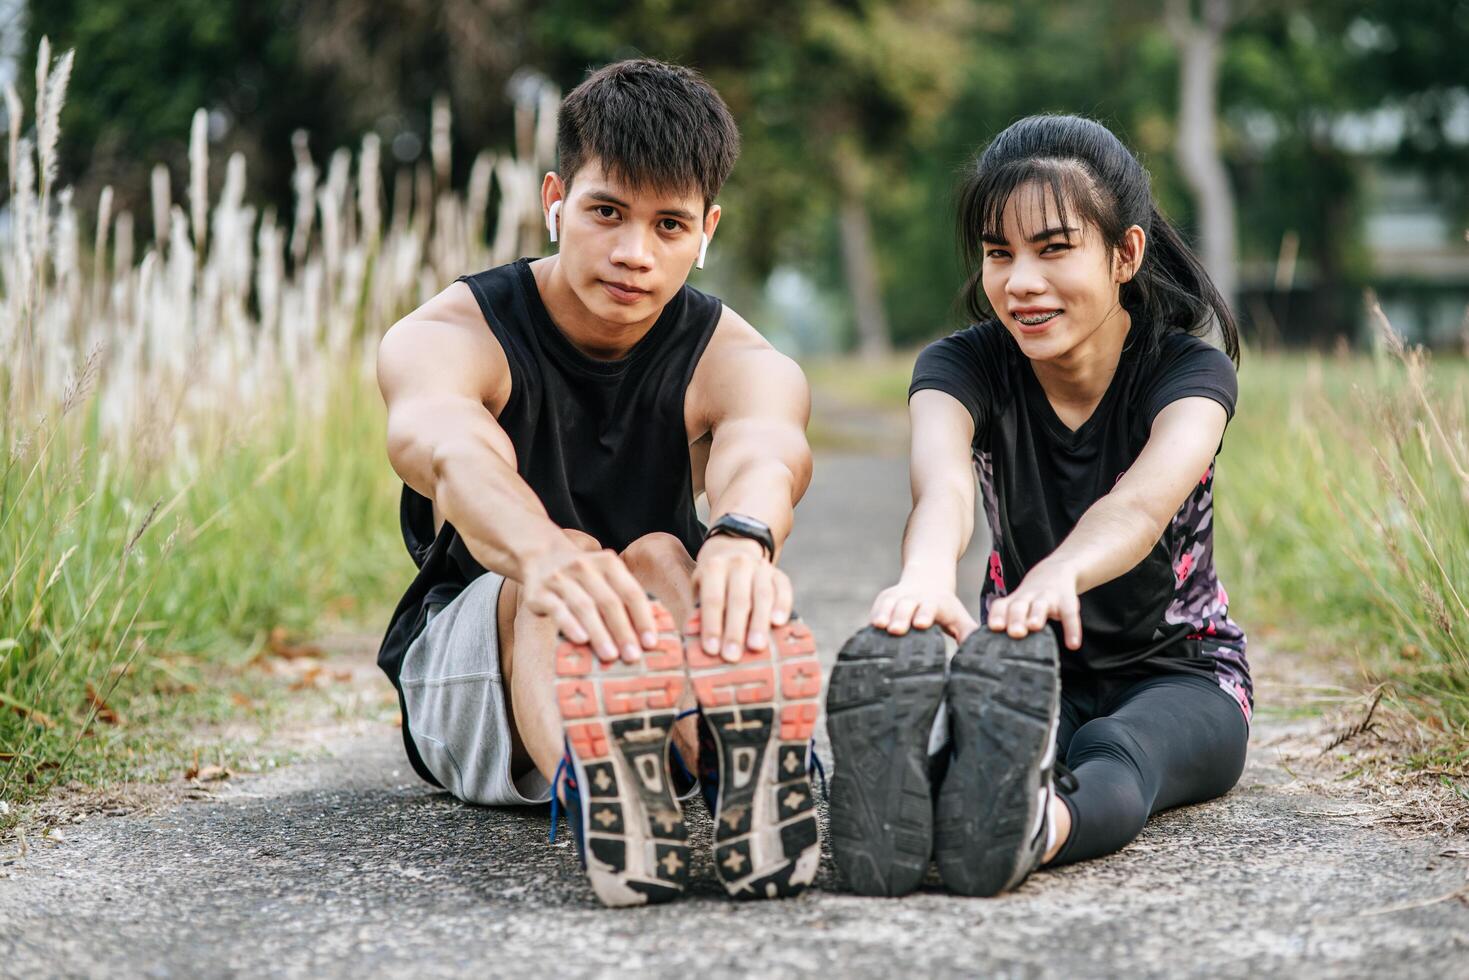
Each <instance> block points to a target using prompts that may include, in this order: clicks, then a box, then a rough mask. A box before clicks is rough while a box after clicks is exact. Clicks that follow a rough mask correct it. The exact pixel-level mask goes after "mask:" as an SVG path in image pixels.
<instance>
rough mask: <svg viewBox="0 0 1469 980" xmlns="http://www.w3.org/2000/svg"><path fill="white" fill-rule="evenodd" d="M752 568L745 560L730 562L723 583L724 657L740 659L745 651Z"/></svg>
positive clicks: (751, 587)
mask: <svg viewBox="0 0 1469 980" xmlns="http://www.w3.org/2000/svg"><path fill="white" fill-rule="evenodd" d="M753 571H754V569H752V568H751V567H750V565H749V564H748V563H746V562H739V563H737V564H735V563H732V565H731V568H730V570H729V577H728V578H727V579H725V583H724V650H723V653H724V659H725V660H728V661H730V662H733V661H736V660H738V659H740V655H741V654H743V653H744V652H745V633H746V632H748V630H749V625H750V601H751V592H752V589H753V585H754V583H753V582H751V581H750V579H751V577H752V572H753Z"/></svg>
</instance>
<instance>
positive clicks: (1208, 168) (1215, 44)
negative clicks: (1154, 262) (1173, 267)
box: [1167, 0, 1239, 308]
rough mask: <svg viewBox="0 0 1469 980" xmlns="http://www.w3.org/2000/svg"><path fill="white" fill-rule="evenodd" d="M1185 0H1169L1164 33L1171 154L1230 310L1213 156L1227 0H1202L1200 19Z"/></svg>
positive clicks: (1217, 160)
mask: <svg viewBox="0 0 1469 980" xmlns="http://www.w3.org/2000/svg"><path fill="white" fill-rule="evenodd" d="M1189 6H1190V5H1189V0H1169V3H1168V7H1167V20H1168V29H1169V32H1170V33H1171V34H1172V35H1173V39H1174V42H1175V43H1176V45H1177V47H1178V59H1179V79H1178V83H1179V84H1178V140H1177V142H1176V143H1175V145H1174V152H1175V155H1176V157H1177V160H1178V166H1179V169H1180V170H1181V171H1182V173H1183V177H1184V180H1185V181H1186V182H1187V183H1188V186H1189V189H1190V190H1191V191H1192V192H1193V195H1194V201H1195V204H1196V205H1197V207H1198V211H1199V244H1200V246H1201V247H1200V252H1201V253H1202V254H1201V257H1202V259H1203V262H1204V268H1205V269H1207V270H1208V272H1209V277H1210V278H1211V279H1213V280H1214V286H1215V287H1216V288H1217V289H1218V290H1219V293H1220V295H1221V296H1223V297H1224V301H1225V302H1226V303H1228V304H1229V305H1230V307H1231V308H1232V307H1233V306H1234V304H1235V302H1236V299H1237V297H1238V288H1239V273H1238V266H1237V264H1236V259H1237V256H1236V250H1237V246H1236V230H1235V221H1236V217H1235V205H1234V191H1233V190H1232V189H1231V188H1230V185H1229V173H1228V171H1226V170H1225V168H1224V161H1223V159H1222V158H1221V157H1220V154H1219V139H1218V132H1219V54H1220V49H1221V47H1222V44H1223V38H1224V32H1225V29H1226V28H1227V27H1228V26H1229V18H1230V10H1229V7H1230V2H1229V0H1203V4H1202V6H1203V10H1202V19H1199V18H1195V17H1194V15H1193V14H1192V12H1191V11H1190V9H1189Z"/></svg>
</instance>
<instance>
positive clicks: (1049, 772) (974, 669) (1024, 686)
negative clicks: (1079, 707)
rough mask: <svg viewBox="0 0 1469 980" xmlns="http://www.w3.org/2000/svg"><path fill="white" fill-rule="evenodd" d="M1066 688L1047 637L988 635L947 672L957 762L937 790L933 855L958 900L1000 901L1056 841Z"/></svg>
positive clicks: (980, 635) (966, 647)
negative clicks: (992, 897)
mask: <svg viewBox="0 0 1469 980" xmlns="http://www.w3.org/2000/svg"><path fill="white" fill-rule="evenodd" d="M1060 690H1061V681H1060V675H1059V673H1058V666H1057V653H1056V638H1055V635H1054V634H1053V633H1052V632H1051V631H1050V630H1049V629H1045V630H1041V631H1040V632H1039V633H1031V634H1030V635H1029V636H1027V637H1025V638H1024V639H1021V640H1016V639H1014V638H1012V637H1010V636H1008V635H1007V634H1005V633H996V632H994V631H992V630H990V629H987V628H985V627H981V628H980V629H977V630H975V631H974V632H973V633H972V634H970V635H969V637H968V638H967V639H966V640H965V641H964V642H963V643H962V644H960V646H959V651H958V653H956V654H955V655H954V659H953V661H952V662H951V663H950V665H949V684H948V704H949V718H950V725H951V730H952V732H953V757H952V759H951V760H950V763H949V769H948V772H947V774H946V775H945V777H944V783H943V788H942V789H941V790H940V792H939V798H938V807H937V816H936V824H937V826H936V829H935V833H934V857H935V858H936V859H937V861H938V866H939V874H940V875H941V876H942V877H943V880H944V884H945V885H946V886H948V888H949V890H950V891H952V892H957V893H958V894H961V895H997V894H999V893H1000V892H1003V891H1007V890H1009V889H1012V888H1015V887H1017V886H1018V885H1019V884H1020V883H1021V882H1022V881H1024V880H1025V879H1026V877H1027V876H1028V875H1029V874H1030V873H1031V872H1032V871H1034V870H1035V869H1036V868H1037V867H1039V866H1040V864H1041V860H1042V858H1043V857H1044V855H1045V852H1046V850H1047V849H1048V848H1049V846H1050V844H1051V843H1052V842H1054V840H1055V828H1054V825H1053V823H1052V820H1051V818H1049V817H1048V815H1049V814H1051V813H1052V803H1053V801H1055V800H1056V785H1057V783H1058V782H1060V783H1061V784H1062V786H1063V788H1065V787H1067V786H1068V785H1069V786H1071V787H1074V785H1075V780H1074V779H1073V778H1072V777H1071V775H1070V773H1068V772H1066V771H1065V770H1064V768H1062V767H1059V766H1058V765H1057V764H1056V731H1057V728H1058V722H1059V717H1060V703H1061V702H1060Z"/></svg>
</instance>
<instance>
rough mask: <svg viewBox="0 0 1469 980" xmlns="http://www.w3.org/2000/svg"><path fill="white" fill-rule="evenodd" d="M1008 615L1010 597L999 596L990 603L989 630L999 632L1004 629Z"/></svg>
mask: <svg viewBox="0 0 1469 980" xmlns="http://www.w3.org/2000/svg"><path fill="white" fill-rule="evenodd" d="M1009 614H1010V597H1009V596H1001V597H1000V598H998V599H995V600H993V601H992V602H991V603H990V617H989V619H990V629H992V630H994V631H995V632H997V633H998V632H1001V631H1003V630H1004V629H1005V624H1006V617H1007V616H1008V615H1009Z"/></svg>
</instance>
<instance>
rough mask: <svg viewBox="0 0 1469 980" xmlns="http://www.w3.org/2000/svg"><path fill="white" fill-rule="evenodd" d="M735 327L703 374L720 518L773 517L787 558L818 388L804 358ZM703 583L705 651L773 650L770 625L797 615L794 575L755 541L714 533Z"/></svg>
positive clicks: (713, 512) (735, 654) (707, 481)
mask: <svg viewBox="0 0 1469 980" xmlns="http://www.w3.org/2000/svg"><path fill="white" fill-rule="evenodd" d="M731 326H732V328H733V329H731V330H730V331H729V333H730V337H729V339H728V340H725V341H723V342H721V343H720V345H719V346H718V348H715V349H712V350H711V351H709V352H707V353H706V357H705V358H704V359H703V360H702V361H701V364H700V368H701V372H700V373H698V374H696V378H695V381H696V384H697V386H698V403H699V404H700V405H701V406H704V411H705V416H704V417H705V418H706V419H707V422H708V425H709V428H710V430H711V431H712V435H713V439H712V442H711V444H710V447H709V462H708V464H707V466H706V467H705V470H704V488H705V491H706V493H707V494H708V496H709V512H710V520H711V521H713V520H717V519H718V518H719V517H721V516H722V515H724V514H743V515H746V516H748V517H753V518H755V519H757V520H759V521H763V522H764V523H766V524H768V525H770V531H771V536H772V537H773V538H774V539H775V549H776V554H777V555H779V554H780V550H781V548H782V547H783V546H784V544H785V540H786V538H787V537H788V536H789V535H790V533H791V525H792V522H793V520H794V516H795V506H796V502H797V501H798V500H800V499H801V497H802V495H804V494H805V492H806V487H807V486H808V485H809V484H810V482H811V447H810V445H809V444H808V443H807V442H806V423H807V421H808V420H809V418H810V415H811V392H810V389H809V388H808V386H807V384H806V377H805V375H804V374H802V372H801V369H800V368H799V367H798V366H797V365H796V363H795V362H794V361H792V360H791V359H790V358H788V357H786V356H785V355H783V354H781V353H780V352H779V351H776V350H775V349H774V348H772V347H771V346H770V345H769V344H768V343H766V342H765V340H764V339H763V338H761V337H760V336H759V335H758V334H757V333H755V331H754V329H753V328H751V327H749V326H748V325H747V324H745V323H744V322H743V321H737V322H736V323H734V324H732V325H731ZM723 329H725V328H724V327H723V325H721V330H723ZM711 347H713V345H711ZM708 354H712V355H713V356H712V357H710V356H708ZM706 367H707V370H704V369H705V368H706ZM694 589H695V595H696V597H697V598H698V601H699V613H700V619H701V621H702V635H703V645H704V649H705V650H706V651H708V652H709V653H716V652H720V651H722V652H723V655H724V656H725V658H726V659H729V660H737V659H738V658H739V657H740V656H741V655H742V654H743V652H744V650H745V649H746V647H747V646H748V647H749V648H750V649H755V650H760V649H764V648H765V646H766V644H767V643H768V642H769V636H768V633H767V631H768V630H769V628H770V626H771V625H772V624H774V625H777V626H779V625H781V624H783V623H785V622H786V621H787V620H788V619H789V618H790V615H791V605H792V595H791V583H790V579H789V578H787V577H786V575H785V573H784V572H782V571H780V570H779V569H777V568H775V566H774V563H773V561H772V560H771V559H769V558H767V557H766V555H765V553H764V549H763V548H762V547H761V546H760V544H759V543H758V542H755V541H752V540H749V539H746V538H738V537H729V536H724V535H719V536H715V537H712V538H710V539H709V540H708V541H707V542H706V543H705V544H704V546H703V548H701V549H700V551H699V555H698V559H697V568H696V570H695V572H694Z"/></svg>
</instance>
